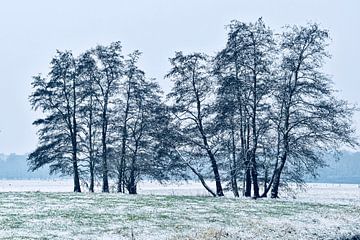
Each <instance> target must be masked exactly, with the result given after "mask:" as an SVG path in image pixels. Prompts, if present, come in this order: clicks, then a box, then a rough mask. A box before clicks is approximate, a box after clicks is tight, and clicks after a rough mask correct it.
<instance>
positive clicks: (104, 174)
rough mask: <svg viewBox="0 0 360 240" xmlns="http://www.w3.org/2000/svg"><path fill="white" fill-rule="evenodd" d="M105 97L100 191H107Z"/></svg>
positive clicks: (105, 102)
mask: <svg viewBox="0 0 360 240" xmlns="http://www.w3.org/2000/svg"><path fill="white" fill-rule="evenodd" d="M107 101H108V100H107V97H106V96H105V100H104V106H103V113H102V137H101V141H102V160H103V161H102V178H103V186H102V192H105V193H108V192H109V179H108V163H107V155H108V153H107V136H106V135H107V124H108V123H107V121H108V120H107Z"/></svg>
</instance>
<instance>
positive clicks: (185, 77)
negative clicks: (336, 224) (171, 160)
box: [166, 52, 224, 196]
mask: <svg viewBox="0 0 360 240" xmlns="http://www.w3.org/2000/svg"><path fill="white" fill-rule="evenodd" d="M170 63H171V65H172V69H171V70H170V72H169V73H168V74H167V76H166V77H167V78H170V79H171V80H172V81H173V82H174V87H173V89H172V90H171V92H170V93H169V95H168V96H169V98H170V99H171V101H172V109H173V114H174V115H175V116H176V124H177V125H178V126H179V127H180V129H181V131H180V132H181V135H182V141H183V144H182V145H183V146H184V148H185V149H189V148H192V150H191V151H187V152H188V154H190V155H194V156H196V155H197V158H199V159H204V158H206V157H207V158H208V159H209V162H210V165H211V169H212V172H213V176H214V181H215V183H216V195H217V196H223V195H224V193H223V188H222V185H221V177H220V172H219V166H218V161H217V159H216V156H215V153H216V151H217V149H216V148H217V144H218V142H217V138H216V135H214V131H213V129H212V128H213V124H212V120H213V114H212V112H211V104H212V102H213V99H212V95H213V84H212V81H213V80H212V79H211V76H210V75H209V66H208V57H207V56H205V55H204V54H200V53H194V54H189V55H184V54H183V53H182V52H177V53H176V55H175V57H174V58H171V59H170ZM185 149H184V150H185ZM189 166H190V165H189ZM192 170H194V169H192ZM197 175H198V174H197ZM198 176H199V175H198ZM200 179H201V178H200ZM207 189H208V188H207ZM208 190H209V189H208ZM210 192H211V191H210Z"/></svg>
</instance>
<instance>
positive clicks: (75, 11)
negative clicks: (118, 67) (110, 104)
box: [0, 0, 360, 153]
mask: <svg viewBox="0 0 360 240" xmlns="http://www.w3.org/2000/svg"><path fill="white" fill-rule="evenodd" d="M359 11H360V1H358V0H352V1H350V0H348V1H345V0H344V1H338V0H333V1H331V0H301V1H292V0H279V1H276V0H274V1H269V0H264V1H260V0H257V1H254V0H252V1H240V0H218V1H210V0H143V1H140V0H132V1H130V0H129V1H120V0H104V1H100V0H98V1H95V0H61V1H60V0H58V1H49V0H42V1H41V0H32V1H26V0H22V1H20V0H12V1H1V3H0V31H1V32H0V113H1V116H0V130H1V132H0V152H3V153H11V152H16V153H27V152H30V151H31V150H33V149H34V148H35V146H36V143H37V138H36V129H35V128H34V127H33V126H32V125H31V123H32V122H33V120H34V119H35V118H36V113H34V112H33V111H32V110H31V108H30V105H29V103H28V96H29V94H30V92H31V88H30V83H31V81H32V79H31V76H33V75H36V74H37V73H46V72H47V71H48V65H49V62H50V60H51V57H52V56H53V55H54V53H55V50H56V49H60V50H64V49H71V50H73V51H74V52H75V54H77V53H79V52H81V51H83V50H85V49H88V48H91V47H93V46H95V45H96V44H108V43H110V42H113V41H118V40H120V41H122V43H123V47H124V50H125V52H130V51H132V50H134V49H139V50H141V51H142V52H143V57H142V60H141V66H142V68H143V69H144V70H145V71H146V73H147V75H148V76H149V77H156V78H157V79H158V81H159V82H160V83H161V85H162V86H163V87H165V88H168V86H169V84H168V83H167V81H166V80H163V76H164V75H165V73H166V72H167V71H168V69H169V65H168V58H169V57H171V56H173V53H174V51H178V50H183V51H185V52H193V51H203V52H206V53H208V54H213V53H214V52H216V51H218V50H219V49H221V48H222V47H223V46H224V44H225V38H226V31H225V30H224V26H225V25H227V24H228V23H229V22H230V20H232V19H237V20H240V21H245V22H249V21H255V20H256V19H257V18H259V17H263V18H264V20H265V22H266V23H267V24H268V25H269V26H271V27H273V28H275V29H280V27H281V26H283V25H286V24H305V23H306V22H309V21H312V22H319V23H320V24H321V25H322V26H323V27H325V28H328V29H329V30H330V33H331V37H332V39H333V41H332V43H331V48H330V52H331V54H332V55H333V58H332V60H331V61H329V63H328V64H327V66H326V71H327V72H328V73H329V74H331V75H332V76H333V79H334V82H335V86H336V88H338V89H339V90H341V92H340V96H341V97H343V98H345V99H347V100H349V101H351V102H353V103H360V94H359V90H360V83H359V77H358V75H359V74H358V71H359V69H360V64H359V56H360V44H359V43H360V41H359V39H360V14H359ZM355 121H356V125H357V126H358V127H359V128H360V114H357V115H356V118H355Z"/></svg>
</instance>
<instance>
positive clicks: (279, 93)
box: [28, 19, 357, 198]
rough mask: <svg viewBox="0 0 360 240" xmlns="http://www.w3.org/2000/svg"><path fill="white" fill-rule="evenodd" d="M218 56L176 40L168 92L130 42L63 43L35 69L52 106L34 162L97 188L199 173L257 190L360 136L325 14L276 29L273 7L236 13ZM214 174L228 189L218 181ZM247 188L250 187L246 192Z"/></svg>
mask: <svg viewBox="0 0 360 240" xmlns="http://www.w3.org/2000/svg"><path fill="white" fill-rule="evenodd" d="M227 29H228V39H227V42H226V43H225V46H224V48H223V49H221V50H220V51H218V52H217V54H215V55H214V56H208V55H206V54H204V53H189V54H184V53H183V52H176V53H175V56H174V57H172V58H170V59H169V60H170V65H171V67H170V69H169V71H168V74H166V76H165V80H167V81H171V82H172V84H173V87H172V89H171V91H170V92H169V93H168V94H167V95H166V96H165V95H164V93H163V92H162V90H161V88H160V86H159V84H158V83H157V82H156V81H155V80H154V79H149V78H147V77H146V75H145V73H144V71H143V70H141V69H140V68H139V66H138V59H139V57H140V55H141V53H140V52H139V51H135V52H133V53H131V54H129V55H124V54H123V50H122V46H121V43H120V42H114V43H112V44H110V45H109V46H96V47H95V48H93V49H90V50H88V51H85V52H84V53H82V54H81V55H80V56H78V57H74V56H73V54H72V53H71V51H58V52H57V54H56V55H55V57H54V58H53V59H52V60H51V62H50V71H49V73H48V74H47V75H45V76H41V75H39V76H36V77H34V80H33V83H32V86H33V93H32V94H31V96H30V102H31V105H32V106H33V108H34V109H35V110H39V111H41V112H42V113H43V116H44V117H43V118H41V119H38V120H36V121H35V122H34V124H35V125H36V126H38V127H39V131H38V136H39V145H38V147H37V149H35V151H34V152H32V153H31V154H30V155H29V158H28V160H29V164H30V167H31V169H32V170H36V169H38V168H39V167H42V166H44V165H49V167H50V171H51V172H54V173H56V172H60V173H62V174H67V175H72V176H73V178H74V191H76V192H80V191H81V189H80V179H84V180H86V181H88V182H89V186H90V191H93V190H94V182H95V180H96V179H100V180H101V182H102V191H103V192H109V179H110V178H112V179H114V180H115V181H116V182H117V191H118V192H129V193H130V194H135V193H136V192H137V189H136V186H137V182H138V181H139V180H140V179H141V178H144V177H146V178H154V179H158V180H166V179H176V178H179V179H180V178H189V174H188V172H189V171H191V173H192V174H193V175H194V176H196V177H197V178H198V180H199V181H200V182H201V183H202V184H203V186H204V188H206V190H207V191H208V192H209V193H210V194H211V195H213V196H223V195H224V189H225V188H226V189H230V190H231V191H232V192H233V193H234V195H235V196H239V195H240V194H242V195H244V196H247V197H250V196H253V197H254V198H258V197H266V196H267V195H268V193H269V192H271V197H273V198H276V197H278V196H279V188H280V187H281V186H283V185H286V183H287V182H296V183H303V182H304V179H305V178H306V176H307V175H309V174H310V175H315V174H316V170H317V169H318V168H319V167H322V166H324V165H325V162H324V153H326V154H328V153H329V152H332V153H334V155H335V156H336V154H337V153H338V150H339V149H340V148H341V147H342V146H344V145H346V146H350V147H353V146H355V145H357V142H356V139H355V138H354V131H355V130H354V129H353V127H352V125H351V118H352V115H353V112H354V110H355V108H354V107H352V106H351V105H349V104H348V103H347V102H345V101H343V100H340V99H338V98H336V97H335V95H334V92H335V90H334V89H333V85H332V82H331V80H330V79H329V78H328V76H327V75H326V74H325V73H323V72H322V66H323V64H324V62H325V60H326V59H327V58H328V57H329V53H328V52H327V46H328V41H329V34H328V31H327V30H324V29H321V28H320V27H319V26H318V25H317V24H308V25H306V26H288V27H285V28H284V30H283V32H281V33H274V32H273V30H272V29H270V28H269V27H267V26H266V25H265V23H264V22H263V20H262V19H259V20H258V21H256V22H255V23H242V22H239V21H232V22H231V23H230V24H229V26H227ZM208 179H212V180H213V181H214V182H215V183H216V189H212V188H211V187H209V186H208V185H207V183H206V181H207V180H208ZM240 190H241V192H240Z"/></svg>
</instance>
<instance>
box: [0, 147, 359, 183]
mask: <svg viewBox="0 0 360 240" xmlns="http://www.w3.org/2000/svg"><path fill="white" fill-rule="evenodd" d="M27 158H28V155H18V154H10V155H4V154H0V179H20V180H27V179H43V180H47V179H56V178H59V177H61V176H60V175H58V176H57V175H50V174H49V168H48V167H47V166H44V167H42V168H40V169H38V170H36V171H34V172H29V171H28V170H29V166H28V164H27ZM324 162H325V163H326V164H327V166H326V167H324V168H319V169H318V171H317V176H316V178H314V177H312V176H309V177H307V178H306V179H307V181H309V182H321V183H347V184H360V172H359V170H358V169H360V152H355V153H351V152H343V153H342V155H341V156H340V159H339V160H335V159H334V158H333V157H332V156H329V157H328V158H326V157H325V159H324ZM188 175H189V176H191V172H190V171H189V173H188ZM85 180H86V179H85ZM191 180H197V177H196V176H194V175H192V177H191Z"/></svg>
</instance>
